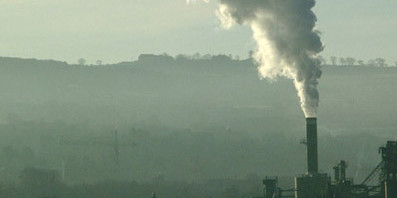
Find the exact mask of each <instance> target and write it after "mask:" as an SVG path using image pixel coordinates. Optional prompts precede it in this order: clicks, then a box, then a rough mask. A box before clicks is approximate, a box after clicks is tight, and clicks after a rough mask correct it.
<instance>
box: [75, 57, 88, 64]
mask: <svg viewBox="0 0 397 198" xmlns="http://www.w3.org/2000/svg"><path fill="white" fill-rule="evenodd" d="M77 63H78V64H79V65H85V64H86V63H87V61H86V60H85V59H84V58H79V60H77Z"/></svg>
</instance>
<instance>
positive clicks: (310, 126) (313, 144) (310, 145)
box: [306, 117, 318, 175]
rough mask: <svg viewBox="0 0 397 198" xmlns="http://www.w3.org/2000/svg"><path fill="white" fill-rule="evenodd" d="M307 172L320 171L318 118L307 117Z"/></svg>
mask: <svg viewBox="0 0 397 198" xmlns="http://www.w3.org/2000/svg"><path fill="white" fill-rule="evenodd" d="M306 141H307V172H308V174H310V175H313V174H316V173H318V153H317V118H313V117H312V118H306Z"/></svg>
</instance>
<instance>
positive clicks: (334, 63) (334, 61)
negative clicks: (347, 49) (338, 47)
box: [331, 56, 338, 65]
mask: <svg viewBox="0 0 397 198" xmlns="http://www.w3.org/2000/svg"><path fill="white" fill-rule="evenodd" d="M337 60H338V58H336V57H335V56H331V63H332V65H336V61H337Z"/></svg>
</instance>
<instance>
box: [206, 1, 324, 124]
mask: <svg viewBox="0 0 397 198" xmlns="http://www.w3.org/2000/svg"><path fill="white" fill-rule="evenodd" d="M206 2H208V1H206ZM219 2H220V6H219V9H218V11H217V15H218V18H219V19H220V20H221V22H222V25H223V26H224V27H225V28H230V27H232V26H233V25H235V24H242V25H249V26H250V27H251V28H252V30H253V38H254V39H255V41H256V43H257V50H256V52H255V54H254V58H255V60H256V61H257V62H258V64H259V67H258V70H259V73H260V74H261V76H262V77H263V78H269V79H274V78H276V77H278V76H285V77H288V78H291V79H293V81H294V84H295V87H296V89H297V91H298V95H299V97H300V103H301V107H302V110H303V112H304V113H305V116H306V117H316V114H317V107H318V104H319V93H318V90H317V84H318V79H319V78H320V76H321V70H320V62H319V61H318V59H317V58H316V55H317V54H318V53H319V52H321V51H322V50H323V44H322V43H321V40H320V36H319V33H318V31H316V29H315V23H316V21H317V18H316V16H315V15H314V13H313V12H312V8H313V7H314V5H315V0H219Z"/></svg>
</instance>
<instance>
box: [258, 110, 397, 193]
mask: <svg viewBox="0 0 397 198" xmlns="http://www.w3.org/2000/svg"><path fill="white" fill-rule="evenodd" d="M305 143H306V145H307V150H306V154H307V156H306V157H307V172H306V173H305V174H304V175H301V176H298V177H295V186H294V187H293V188H292V189H288V190H283V189H281V188H279V187H278V181H277V178H265V179H264V180H263V184H264V198H397V141H389V142H387V144H386V146H385V147H381V148H379V153H380V154H381V157H382V160H381V162H380V163H379V165H378V166H377V167H375V168H374V170H373V171H372V172H371V173H369V175H368V176H367V177H366V178H365V180H364V181H363V182H361V183H360V184H354V183H353V181H352V180H351V179H347V178H346V169H347V164H346V162H345V161H343V160H342V161H340V163H338V164H337V165H336V166H335V167H334V168H333V169H334V176H333V177H334V179H333V180H332V179H331V177H330V176H329V175H328V174H326V173H320V172H319V171H318V149H317V118H306V142H305ZM377 172H380V175H377V174H376V173H377ZM377 176H378V177H379V183H378V185H375V186H369V185H367V184H366V183H367V181H369V180H370V179H371V178H373V177H377Z"/></svg>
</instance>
